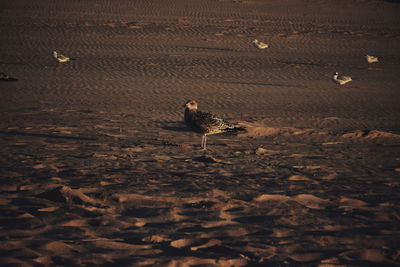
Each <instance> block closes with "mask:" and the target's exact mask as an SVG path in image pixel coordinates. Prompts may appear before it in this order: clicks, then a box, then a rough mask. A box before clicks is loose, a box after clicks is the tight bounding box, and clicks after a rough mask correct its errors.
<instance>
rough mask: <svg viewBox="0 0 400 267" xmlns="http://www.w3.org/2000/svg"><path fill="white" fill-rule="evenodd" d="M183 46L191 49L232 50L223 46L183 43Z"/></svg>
mask: <svg viewBox="0 0 400 267" xmlns="http://www.w3.org/2000/svg"><path fill="white" fill-rule="evenodd" d="M184 47H186V48H193V49H204V50H217V51H234V50H233V49H231V48H223V47H206V46H187V45H185V46H184Z"/></svg>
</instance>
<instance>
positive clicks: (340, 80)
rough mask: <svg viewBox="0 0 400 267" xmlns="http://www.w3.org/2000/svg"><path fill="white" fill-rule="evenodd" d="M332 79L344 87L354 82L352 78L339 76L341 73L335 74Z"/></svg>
mask: <svg viewBox="0 0 400 267" xmlns="http://www.w3.org/2000/svg"><path fill="white" fill-rule="evenodd" d="M332 78H333V80H334V81H335V82H336V83H338V84H340V85H343V84H346V83H348V82H351V81H352V79H351V77H350V76H341V75H339V73H337V72H335V73H334V74H333V77H332Z"/></svg>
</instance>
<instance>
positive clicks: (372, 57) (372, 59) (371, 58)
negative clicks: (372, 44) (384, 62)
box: [365, 55, 379, 64]
mask: <svg viewBox="0 0 400 267" xmlns="http://www.w3.org/2000/svg"><path fill="white" fill-rule="evenodd" d="M365 59H366V60H367V62H368V63H370V64H371V63H374V62H378V61H379V60H378V57H374V56H370V55H365Z"/></svg>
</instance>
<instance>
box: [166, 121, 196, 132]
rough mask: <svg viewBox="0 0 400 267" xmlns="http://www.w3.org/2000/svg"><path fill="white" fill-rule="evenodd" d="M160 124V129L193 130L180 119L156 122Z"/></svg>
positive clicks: (174, 130)
mask: <svg viewBox="0 0 400 267" xmlns="http://www.w3.org/2000/svg"><path fill="white" fill-rule="evenodd" d="M158 123H160V124H162V125H161V126H160V128H161V129H163V130H167V131H173V132H193V130H192V129H190V128H189V127H187V126H186V125H185V124H184V123H183V122H180V121H172V122H161V121H160V122H158Z"/></svg>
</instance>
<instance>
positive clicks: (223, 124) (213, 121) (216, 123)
mask: <svg viewBox="0 0 400 267" xmlns="http://www.w3.org/2000/svg"><path fill="white" fill-rule="evenodd" d="M194 122H195V124H196V126H197V127H199V128H200V129H202V130H208V129H210V128H215V129H220V130H227V129H233V128H235V125H233V124H232V123H230V122H228V121H225V120H223V119H221V118H218V117H217V116H215V115H213V114H211V113H208V112H202V111H198V112H196V116H195V118H194Z"/></svg>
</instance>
